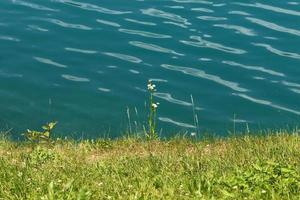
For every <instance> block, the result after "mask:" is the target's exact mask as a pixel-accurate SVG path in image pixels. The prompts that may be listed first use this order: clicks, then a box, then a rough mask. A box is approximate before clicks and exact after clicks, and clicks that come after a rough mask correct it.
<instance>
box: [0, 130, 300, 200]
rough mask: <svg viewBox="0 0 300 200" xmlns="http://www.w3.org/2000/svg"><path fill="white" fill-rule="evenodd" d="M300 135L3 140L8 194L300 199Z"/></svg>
mask: <svg viewBox="0 0 300 200" xmlns="http://www.w3.org/2000/svg"><path fill="white" fill-rule="evenodd" d="M299 150H300V137H299V136H298V135H296V134H293V133H290V134H287V133H286V134H285V133H280V134H275V133H274V134H272V135H269V136H261V137H259V136H242V137H230V138H227V139H215V140H209V141H208V140H203V141H193V140H191V139H186V138H177V139H176V138H174V139H170V140H168V141H148V142H147V141H143V140H138V139H130V138H129V139H128V138H127V139H119V140H108V139H107V140H95V141H81V142H73V141H70V140H68V141H56V142H55V143H54V144H52V145H38V146H33V145H31V144H29V143H26V142H20V143H18V142H12V141H9V140H7V139H1V140H0V199H5V200H8V199H280V200H281V199H299V198H300V151H299Z"/></svg>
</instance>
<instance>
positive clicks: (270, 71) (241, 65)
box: [222, 61, 285, 77]
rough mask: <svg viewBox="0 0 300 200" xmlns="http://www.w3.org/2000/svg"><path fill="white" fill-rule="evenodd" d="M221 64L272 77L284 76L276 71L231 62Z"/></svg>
mask: <svg viewBox="0 0 300 200" xmlns="http://www.w3.org/2000/svg"><path fill="white" fill-rule="evenodd" d="M222 63H224V64H227V65H230V66H237V67H241V68H244V69H249V70H254V71H260V72H264V73H267V74H271V75H274V76H281V77H284V76H285V75H284V74H283V73H280V72H276V71H273V70H270V69H266V68H264V67H259V66H249V65H243V64H240V63H237V62H233V61H222Z"/></svg>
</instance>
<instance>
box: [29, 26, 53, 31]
mask: <svg viewBox="0 0 300 200" xmlns="http://www.w3.org/2000/svg"><path fill="white" fill-rule="evenodd" d="M28 27H29V28H30V29H31V30H37V31H41V32H48V31H49V30H48V29H45V28H41V27H39V26H37V25H28Z"/></svg>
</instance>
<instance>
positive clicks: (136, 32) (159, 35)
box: [119, 28, 172, 39]
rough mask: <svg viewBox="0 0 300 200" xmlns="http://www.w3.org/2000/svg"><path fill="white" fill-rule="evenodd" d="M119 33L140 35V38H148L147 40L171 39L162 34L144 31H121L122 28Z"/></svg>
mask: <svg viewBox="0 0 300 200" xmlns="http://www.w3.org/2000/svg"><path fill="white" fill-rule="evenodd" d="M119 31H120V32H123V33H127V34H132V35H140V36H143V37H149V38H159V39H164V38H171V37H172V36H170V35H163V34H158V33H151V32H146V31H138V30H130V29H123V28H120V29H119Z"/></svg>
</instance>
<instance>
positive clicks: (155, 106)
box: [151, 102, 159, 109]
mask: <svg viewBox="0 0 300 200" xmlns="http://www.w3.org/2000/svg"><path fill="white" fill-rule="evenodd" d="M158 105H159V103H158V102H157V103H152V104H151V106H152V108H153V109H156V108H157V107H158Z"/></svg>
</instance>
